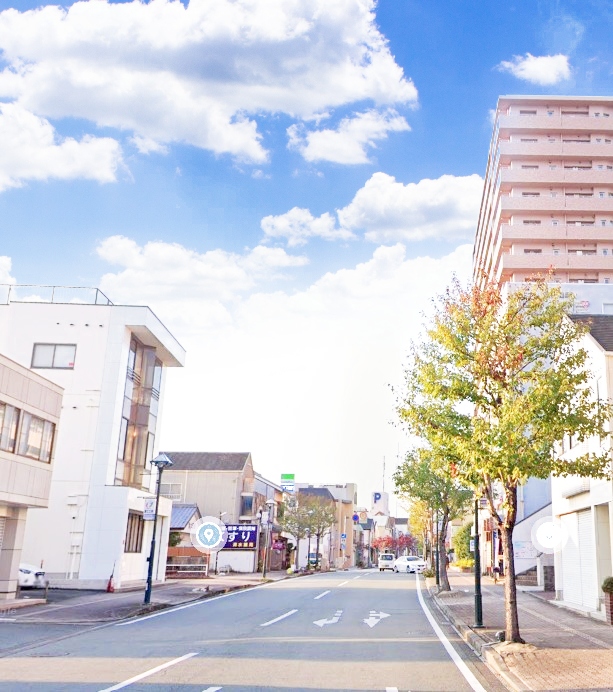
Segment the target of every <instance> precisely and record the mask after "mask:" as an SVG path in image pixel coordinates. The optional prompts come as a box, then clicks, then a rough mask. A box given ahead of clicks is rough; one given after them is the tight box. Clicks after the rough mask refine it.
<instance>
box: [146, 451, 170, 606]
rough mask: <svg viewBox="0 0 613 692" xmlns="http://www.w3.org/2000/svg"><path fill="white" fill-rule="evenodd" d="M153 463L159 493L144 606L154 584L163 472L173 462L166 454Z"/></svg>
mask: <svg viewBox="0 0 613 692" xmlns="http://www.w3.org/2000/svg"><path fill="white" fill-rule="evenodd" d="M151 463H152V464H153V465H154V466H155V467H156V468H157V470H158V482H157V492H156V494H155V515H154V517H153V534H152V535H151V548H150V550H149V557H148V558H147V561H148V562H149V566H148V568H147V588H146V589H145V600H144V604H145V605H148V604H149V603H150V602H151V585H152V582H153V559H154V556H155V532H156V529H157V523H158V508H159V506H160V486H161V484H162V471H164V469H165V468H168V467H169V466H172V461H171V460H170V459H169V458H168V457H167V456H166V455H165V454H158V455H157V456H156V457H155V459H153V460H152V461H151Z"/></svg>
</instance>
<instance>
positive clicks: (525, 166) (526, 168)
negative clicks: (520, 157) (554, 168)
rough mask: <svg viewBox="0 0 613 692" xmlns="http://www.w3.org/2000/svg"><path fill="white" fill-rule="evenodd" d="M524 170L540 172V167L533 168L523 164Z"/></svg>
mask: <svg viewBox="0 0 613 692" xmlns="http://www.w3.org/2000/svg"><path fill="white" fill-rule="evenodd" d="M522 169H523V170H525V171H526V170H530V171H534V170H538V166H531V165H528V164H522Z"/></svg>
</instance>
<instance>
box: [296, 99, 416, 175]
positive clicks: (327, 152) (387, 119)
mask: <svg viewBox="0 0 613 692" xmlns="http://www.w3.org/2000/svg"><path fill="white" fill-rule="evenodd" d="M410 129H411V128H410V127H409V124H408V123H407V121H406V120H405V119H404V118H403V117H402V116H400V115H398V113H396V112H395V111H393V110H387V111H385V112H383V113H381V112H378V111H376V110H369V111H366V112H365V113H358V114H357V115H355V116H353V117H352V118H344V119H343V120H341V122H340V124H339V126H338V128H337V129H336V130H330V129H325V130H314V131H310V132H307V131H305V128H304V126H302V125H291V126H290V127H289V128H288V130H287V133H288V136H289V145H288V146H289V147H290V148H292V149H297V150H298V151H299V152H300V153H301V154H302V156H303V157H304V158H305V159H306V160H307V161H331V162H333V163H342V164H359V163H368V162H369V158H368V153H367V152H368V149H372V148H374V147H375V146H376V142H378V141H379V140H382V139H386V138H387V135H388V133H389V132H403V131H406V130H410Z"/></svg>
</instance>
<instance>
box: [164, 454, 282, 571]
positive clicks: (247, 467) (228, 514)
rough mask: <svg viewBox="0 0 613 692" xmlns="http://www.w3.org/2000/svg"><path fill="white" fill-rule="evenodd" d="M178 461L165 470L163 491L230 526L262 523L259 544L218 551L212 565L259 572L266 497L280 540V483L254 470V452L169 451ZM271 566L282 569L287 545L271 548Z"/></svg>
mask: <svg viewBox="0 0 613 692" xmlns="http://www.w3.org/2000/svg"><path fill="white" fill-rule="evenodd" d="M165 454H167V455H168V457H169V458H170V459H171V460H172V462H173V465H172V467H170V468H169V469H168V470H167V471H164V476H163V483H162V487H161V492H162V494H163V495H164V497H166V498H168V499H170V500H172V501H173V502H175V503H187V504H193V505H196V506H197V507H198V509H199V511H200V513H201V515H202V516H203V517H206V516H210V517H214V518H216V519H220V520H221V521H223V522H224V524H226V525H238V524H250V525H256V526H257V536H258V538H257V541H256V545H254V546H253V547H247V548H241V549H237V548H232V549H229V548H228V549H226V550H221V551H219V553H218V554H216V555H215V556H213V558H212V567H211V569H216V568H217V566H220V567H221V566H223V567H228V568H230V569H232V570H234V571H236V572H255V571H257V569H258V566H259V565H260V564H261V562H262V558H263V550H264V540H265V534H266V531H267V529H268V524H267V522H265V523H264V524H263V522H262V517H263V516H264V519H267V515H266V514H263V513H264V512H266V511H267V506H266V502H267V501H268V500H273V501H274V502H275V505H274V508H273V516H272V517H271V525H272V526H271V528H272V540H271V546H272V545H273V544H275V545H277V544H278V543H279V534H280V528H279V526H278V524H277V512H278V509H279V507H280V505H281V502H282V498H283V491H282V490H281V487H280V486H279V485H277V484H276V483H273V482H272V481H269V480H266V479H265V478H264V477H263V476H261V475H260V474H258V473H256V472H255V471H254V469H253V461H252V459H251V454H250V453H249V452H165ZM269 559H270V569H281V567H282V565H283V564H284V561H285V554H284V550H282V549H281V548H276V549H275V548H272V549H271V553H270V555H269Z"/></svg>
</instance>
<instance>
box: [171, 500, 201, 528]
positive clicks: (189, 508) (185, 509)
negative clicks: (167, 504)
mask: <svg viewBox="0 0 613 692" xmlns="http://www.w3.org/2000/svg"><path fill="white" fill-rule="evenodd" d="M195 513H199V510H198V505H179V504H177V505H175V504H173V506H172V514H171V516H170V530H171V531H182V530H183V529H184V528H185V527H186V526H187V525H188V524H189V522H190V521H191V519H192V517H193V516H194V514H195Z"/></svg>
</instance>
